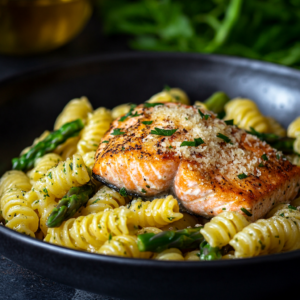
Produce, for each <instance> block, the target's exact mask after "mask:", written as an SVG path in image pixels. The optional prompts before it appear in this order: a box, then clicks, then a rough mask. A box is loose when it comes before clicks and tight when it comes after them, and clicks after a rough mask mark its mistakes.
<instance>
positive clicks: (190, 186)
mask: <svg viewBox="0 0 300 300" xmlns="http://www.w3.org/2000/svg"><path fill="white" fill-rule="evenodd" d="M93 176H94V178H95V179H97V180H99V181H101V182H103V183H104V184H106V185H109V186H111V187H113V188H115V189H117V190H121V189H122V190H123V192H125V191H126V192H127V193H128V194H131V195H137V196H142V197H155V196H158V195H159V194H161V193H166V192H170V193H173V194H174V195H175V196H176V197H177V199H178V201H179V202H180V203H181V204H182V206H183V207H184V208H185V209H187V210H188V211H191V212H193V213H195V214H198V215H201V216H204V217H213V216H216V215H218V214H219V213H221V212H222V211H224V210H227V211H237V212H239V213H241V214H243V215H245V216H246V217H247V218H248V219H249V220H250V221H254V220H256V219H258V218H261V217H263V216H264V215H265V214H266V213H267V212H268V211H269V210H270V209H271V207H272V206H273V205H275V204H277V203H288V202H290V201H291V200H293V199H294V198H295V197H296V195H297V194H298V191H299V187H300V168H299V167H297V166H294V165H292V164H291V163H289V162H288V161H287V160H286V159H285V158H284V156H283V155H282V153H280V152H278V151H277V150H275V149H273V148H271V147H270V146H269V145H268V144H267V143H265V142H262V141H260V140H259V139H258V138H257V137H255V136H253V135H250V134H248V133H246V132H245V131H244V130H241V129H239V128H237V127H236V126H234V125H228V122H227V123H226V122H225V121H223V120H220V119H218V118H217V117H216V115H215V114H214V113H212V112H208V111H205V110H203V109H197V108H196V107H192V106H187V105H183V104H177V103H165V104H157V103H153V104H152V103H147V104H142V105H139V106H137V107H135V108H132V109H131V110H130V112H129V113H127V115H125V116H123V117H121V118H119V119H117V120H115V121H114V122H113V123H112V125H111V128H110V129H109V131H108V132H107V133H106V135H105V136H104V137H103V139H102V141H101V142H100V145H99V148H98V150H97V153H96V157H95V165H94V167H93Z"/></svg>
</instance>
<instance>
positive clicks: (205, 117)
mask: <svg viewBox="0 0 300 300" xmlns="http://www.w3.org/2000/svg"><path fill="white" fill-rule="evenodd" d="M198 112H199V115H200V116H201V118H202V119H205V120H207V119H208V118H209V117H210V115H205V114H204V113H203V112H202V111H201V110H200V109H198Z"/></svg>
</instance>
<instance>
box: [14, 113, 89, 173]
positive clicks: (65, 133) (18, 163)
mask: <svg viewBox="0 0 300 300" xmlns="http://www.w3.org/2000/svg"><path fill="white" fill-rule="evenodd" d="M83 127H84V125H83V122H82V120H81V119H78V120H75V121H73V122H69V123H66V124H64V125H63V126H61V127H60V128H59V129H58V130H56V131H53V132H51V133H50V134H49V135H48V136H47V137H45V138H44V139H43V140H42V141H40V142H38V143H37V144H36V145H34V146H33V147H32V148H31V149H30V150H29V151H28V152H27V153H25V154H24V155H22V156H21V157H16V158H14V159H13V160H12V165H13V166H12V168H13V169H14V170H22V171H26V170H29V169H31V168H33V166H34V162H35V160H36V159H38V158H39V157H41V156H43V155H44V154H45V153H48V152H51V151H53V150H54V149H55V148H56V147H57V146H58V145H60V144H62V143H64V142H65V141H66V140H67V139H68V138H71V137H74V136H77V135H78V134H79V132H80V130H81V129H82V128H83Z"/></svg>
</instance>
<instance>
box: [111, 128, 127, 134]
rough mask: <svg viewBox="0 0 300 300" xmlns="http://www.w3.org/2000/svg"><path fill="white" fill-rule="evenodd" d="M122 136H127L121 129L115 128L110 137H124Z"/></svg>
mask: <svg viewBox="0 0 300 300" xmlns="http://www.w3.org/2000/svg"><path fill="white" fill-rule="evenodd" d="M122 134H125V132H123V131H121V129H120V128H115V129H114V131H113V132H112V133H111V134H110V135H122Z"/></svg>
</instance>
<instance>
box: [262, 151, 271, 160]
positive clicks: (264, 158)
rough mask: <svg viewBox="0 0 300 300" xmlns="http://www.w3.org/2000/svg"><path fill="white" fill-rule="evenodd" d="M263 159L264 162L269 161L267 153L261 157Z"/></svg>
mask: <svg viewBox="0 0 300 300" xmlns="http://www.w3.org/2000/svg"><path fill="white" fill-rule="evenodd" d="M261 158H262V159H263V160H269V159H268V156H267V154H266V153H265V154H263V155H262V156H261Z"/></svg>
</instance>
